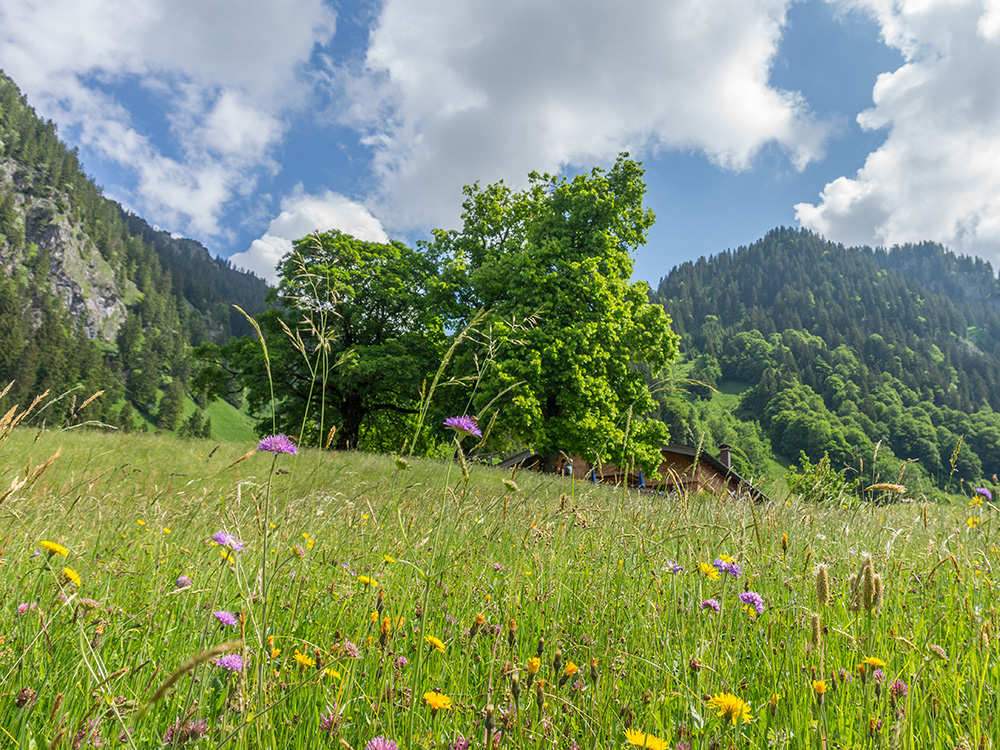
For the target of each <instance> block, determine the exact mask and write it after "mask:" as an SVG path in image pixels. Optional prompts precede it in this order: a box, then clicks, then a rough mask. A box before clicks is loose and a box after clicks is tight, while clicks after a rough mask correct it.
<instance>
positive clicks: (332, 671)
mask: <svg viewBox="0 0 1000 750" xmlns="http://www.w3.org/2000/svg"><path fill="white" fill-rule="evenodd" d="M324 673H325V674H326V676H327V677H332V678H333V679H335V680H339V679H340V672H338V671H337V670H336V669H330V667H327V668H326V670H324Z"/></svg>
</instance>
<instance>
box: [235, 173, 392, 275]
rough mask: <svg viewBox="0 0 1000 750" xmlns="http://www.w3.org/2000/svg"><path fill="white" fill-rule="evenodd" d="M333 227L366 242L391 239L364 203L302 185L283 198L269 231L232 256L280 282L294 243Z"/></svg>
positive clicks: (240, 263) (255, 271)
mask: <svg viewBox="0 0 1000 750" xmlns="http://www.w3.org/2000/svg"><path fill="white" fill-rule="evenodd" d="M329 229H339V230H340V231H342V232H345V233H347V234H350V235H353V236H354V237H357V238H358V239H359V240H365V241H366V242H388V241H389V238H388V236H387V235H386V233H385V230H384V229H383V228H382V224H381V223H380V222H379V220H378V219H376V218H375V217H374V216H372V215H371V213H370V212H369V211H368V209H366V208H365V207H364V206H362V205H361V204H360V203H357V202H355V201H352V200H351V199H349V198H346V197H344V196H343V195H339V194H337V193H333V192H330V191H325V192H323V193H321V194H319V195H312V194H309V193H306V192H304V191H303V190H302V187H301V186H299V187H297V188H296V190H295V191H294V192H293V193H292V195H290V196H288V197H286V198H285V199H284V200H282V201H281V213H280V214H278V216H277V218H275V219H274V220H273V221H272V222H271V224H270V225H269V226H268V228H267V232H265V233H264V235H263V236H262V237H260V238H259V239H256V240H254V241H253V242H252V243H251V244H250V247H249V249H247V250H245V251H243V252H241V253H236V254H235V255H233V256H231V257H230V258H229V260H230V261H231V262H232V263H233V264H234V265H236V266H239V267H240V268H245V269H247V270H249V271H253V272H254V273H256V274H257V275H258V276H260V277H262V278H264V279H267V280H268V281H269V282H270V283H271V284H277V282H278V274H277V272H276V270H275V266H277V264H278V262H279V261H280V260H281V258H282V257H283V256H284V255H285V253H287V252H289V251H290V250H291V249H292V243H293V242H294V241H295V240H298V239H301V238H302V237H305V236H307V235H309V234H311V233H312V232H317V231H318V232H325V231H327V230H329Z"/></svg>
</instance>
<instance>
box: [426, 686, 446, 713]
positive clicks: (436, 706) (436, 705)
mask: <svg viewBox="0 0 1000 750" xmlns="http://www.w3.org/2000/svg"><path fill="white" fill-rule="evenodd" d="M424 703H426V704H427V705H428V706H430V709H431V711H433V712H434V713H437V712H438V711H440V710H441V709H444V710H445V711H447V710H448V709H449V708H451V698H449V697H448V696H447V695H444V694H443V693H435V692H434V691H433V690H429V691H427V692H426V693H424Z"/></svg>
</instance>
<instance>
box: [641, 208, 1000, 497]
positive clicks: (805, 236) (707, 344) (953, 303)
mask: <svg viewBox="0 0 1000 750" xmlns="http://www.w3.org/2000/svg"><path fill="white" fill-rule="evenodd" d="M652 297H653V299H654V300H656V301H657V302H659V303H661V304H662V305H663V306H664V308H665V309H666V310H667V312H668V313H669V314H670V316H671V318H672V319H673V322H674V328H675V330H676V331H677V332H678V333H679V334H681V337H682V350H683V351H684V352H686V353H687V355H688V356H689V357H691V358H692V359H693V360H694V363H693V366H692V370H691V377H692V379H694V380H697V381H700V382H701V383H704V385H703V386H700V385H694V386H692V388H691V391H692V394H693V395H694V396H695V397H696V398H698V397H702V398H704V397H707V396H708V395H710V393H711V391H710V390H709V388H710V387H713V386H715V385H717V384H718V383H719V382H721V381H723V380H726V381H737V382H739V383H742V384H745V385H746V386H749V388H747V389H746V390H745V391H744V392H743V394H742V396H741V398H740V401H739V406H738V408H737V409H736V410H735V411H734V412H733V414H732V416H731V422H730V423H729V425H728V429H729V430H730V431H732V430H733V429H734V426H736V427H739V429H741V430H742V431H743V432H744V433H745V434H746V436H747V440H748V442H747V445H749V446H750V449H751V450H752V451H756V452H757V453H758V454H761V453H763V454H765V455H766V453H767V452H768V449H770V450H772V451H773V453H774V454H776V455H778V456H782V457H784V458H786V459H787V460H789V461H795V460H797V459H798V457H799V456H800V453H805V455H806V456H807V457H808V458H809V460H810V461H813V462H817V461H819V460H820V459H821V458H822V457H823V456H824V455H826V456H829V459H830V461H831V463H832V465H833V466H835V467H838V468H845V469H847V470H848V473H853V474H854V475H855V476H857V477H858V478H859V479H861V480H863V481H868V482H874V481H883V482H886V481H896V480H897V479H898V478H899V476H900V472H901V471H903V464H904V462H908V465H907V466H906V468H905V472H903V477H904V480H907V479H908V480H909V481H911V482H912V481H914V479H917V480H921V479H922V480H926V481H927V483H928V484H929V485H933V486H936V487H938V488H944V487H948V486H950V487H951V488H953V489H954V488H957V487H958V486H960V483H961V482H965V483H978V482H980V481H983V480H986V479H989V478H991V477H992V476H993V475H994V474H996V473H998V472H1000V414H998V413H997V412H998V411H1000V389H997V387H996V384H997V383H1000V312H998V311H1000V284H998V282H997V279H996V276H995V274H994V272H993V269H992V267H991V266H990V264H989V263H987V262H985V261H983V260H980V259H973V258H968V257H958V256H956V255H955V254H953V253H951V252H948V251H946V250H945V249H944V248H942V247H940V246H939V245H935V244H932V243H924V244H919V245H907V246H903V247H896V248H893V249H891V250H886V249H882V248H878V249H873V248H869V247H860V248H858V247H855V248H847V247H844V246H843V245H836V244H833V243H831V242H828V241H826V240H824V239H822V238H821V237H820V236H818V235H816V234H813V233H811V232H808V231H801V230H795V229H785V228H780V229H775V230H773V231H772V232H770V233H769V234H768V235H767V236H766V237H764V238H763V239H762V240H760V241H759V242H756V243H754V244H753V245H750V246H749V247H741V248H739V249H738V250H735V251H728V252H724V253H720V254H719V255H715V256H712V257H711V258H701V259H699V260H698V261H697V262H693V263H685V264H683V265H680V266H678V267H676V268H674V269H673V271H672V272H671V273H670V274H669V275H668V276H666V277H665V278H663V279H662V280H661V282H660V284H659V286H658V288H657V289H656V291H655V292H654V293H653V295H652ZM697 415H698V409H697V408H696V404H692V400H691V399H690V398H687V399H685V398H682V397H680V396H678V395H677V394H676V393H668V394H667V395H665V396H663V397H662V398H661V399H660V416H661V417H662V418H664V419H665V420H666V421H667V422H668V423H670V424H671V425H672V426H673V429H674V431H675V434H676V432H680V433H682V434H683V433H687V434H689V435H690V434H695V433H697V432H699V430H700V431H702V432H704V430H705V427H706V426H705V425H698V424H697V422H698V416H697ZM717 429H727V427H726V425H721V426H717ZM758 438H762V439H764V441H765V442H766V444H765V445H763V446H761V445H759V443H760V442H761V441H760V440H758Z"/></svg>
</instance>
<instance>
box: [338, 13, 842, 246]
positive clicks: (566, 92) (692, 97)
mask: <svg viewBox="0 0 1000 750" xmlns="http://www.w3.org/2000/svg"><path fill="white" fill-rule="evenodd" d="M790 2H791V0H740V1H739V2H732V0H670V1H669V2H665V1H664V0H641V1H640V0H637V1H636V2H632V3H628V4H626V5H624V6H623V5H620V4H619V5H616V4H614V3H608V2H606V1H605V0H550V1H549V2H542V3H538V2H535V3H529V2H512V3H497V2H491V1H489V0H466V1H465V2H461V3H455V2H452V1H451V0H385V2H384V3H383V6H382V12H381V15H380V17H379V19H378V21H377V23H376V26H375V28H374V29H373V31H372V34H371V40H370V46H369V49H368V55H367V60H366V71H365V75H361V76H354V77H348V79H347V80H344V79H343V77H341V78H340V80H339V83H340V84H341V85H342V86H343V88H344V90H346V91H347V92H348V94H349V95H350V94H352V93H353V95H354V99H353V102H352V106H351V107H350V108H349V109H347V110H346V114H345V117H346V118H348V119H349V120H350V121H351V122H352V123H353V124H354V125H356V126H358V127H359V128H362V129H366V132H367V135H368V137H367V140H366V143H368V145H370V146H371V148H372V149H373V151H374V158H375V168H376V173H377V176H378V177H379V179H380V180H381V184H382V187H383V192H382V195H381V198H382V200H383V209H382V210H383V212H385V213H386V215H387V216H391V220H392V223H393V225H394V226H401V227H409V226H426V225H428V224H438V225H440V224H442V223H446V222H447V221H448V220H453V219H454V218H455V216H456V214H457V211H458V207H459V206H460V203H461V188H462V185H463V184H467V183H471V182H473V181H475V180H481V181H484V182H492V181H494V180H497V179H500V178H504V179H506V180H507V181H508V182H511V181H513V182H514V184H520V183H522V182H523V180H524V179H525V175H526V173H527V172H528V171H529V170H532V169H535V170H543V171H553V172H554V171H560V170H563V169H565V168H567V167H574V166H576V167H582V168H589V167H590V166H592V165H593V164H595V163H609V162H611V161H612V160H613V159H614V157H615V155H616V154H617V152H619V151H620V150H623V149H631V150H633V151H635V152H644V151H655V150H657V149H665V148H669V149H692V150H697V151H700V152H703V153H704V154H706V155H707V156H708V157H709V158H710V159H711V160H712V161H714V162H715V163H717V164H718V165H720V166H721V167H723V168H726V169H732V170H742V169H746V168H748V167H749V166H751V164H752V161H753V159H754V157H755V155H756V154H757V152H758V151H759V150H760V149H761V147H763V146H764V145H765V144H769V143H775V144H778V145H779V146H780V147H781V148H783V149H784V150H785V151H786V152H787V154H788V156H789V158H790V159H791V161H792V162H793V163H794V164H795V165H796V166H797V167H802V166H803V165H805V164H806V163H808V162H809V161H811V160H814V159H817V158H819V157H820V156H821V155H822V144H823V141H824V139H825V137H826V135H827V127H826V125H825V124H823V123H821V122H818V121H817V120H816V119H815V118H814V117H813V116H812V115H811V114H810V112H809V110H808V107H807V106H806V104H805V102H804V101H803V100H802V99H801V97H800V96H798V95H797V94H796V93H794V92H787V91H780V90H777V89H775V88H774V87H772V86H771V85H770V84H769V77H770V69H771V64H772V61H773V59H774V56H775V54H776V52H777V48H778V44H779V42H780V39H781V34H782V30H783V27H784V23H785V13H786V10H787V8H788V6H789V5H790ZM373 96H374V97H375V100H374V101H373V99H372V97H373Z"/></svg>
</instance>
